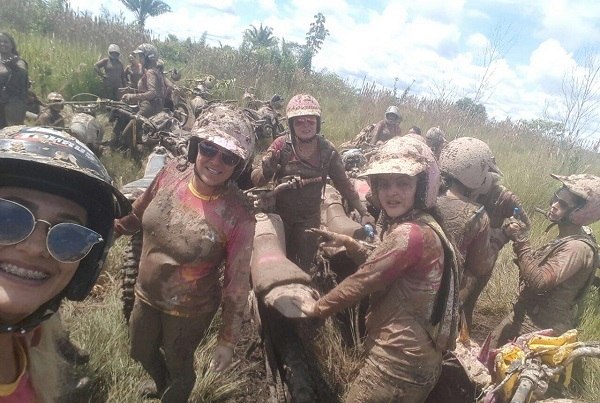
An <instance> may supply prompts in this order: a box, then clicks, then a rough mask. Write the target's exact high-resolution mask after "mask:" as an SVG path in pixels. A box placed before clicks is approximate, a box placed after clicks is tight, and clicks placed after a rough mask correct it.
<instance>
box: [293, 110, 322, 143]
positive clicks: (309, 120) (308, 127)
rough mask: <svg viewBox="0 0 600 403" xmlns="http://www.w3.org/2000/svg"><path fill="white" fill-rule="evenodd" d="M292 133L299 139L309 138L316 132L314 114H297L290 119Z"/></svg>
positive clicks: (306, 139)
mask: <svg viewBox="0 0 600 403" xmlns="http://www.w3.org/2000/svg"><path fill="white" fill-rule="evenodd" d="M292 125H293V126H294V133H295V135H296V137H298V138H299V139H300V140H304V141H308V140H311V139H312V138H313V137H315V135H316V134H317V117H316V116H310V115H308V116H297V117H295V118H293V119H292Z"/></svg>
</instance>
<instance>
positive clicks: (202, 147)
mask: <svg viewBox="0 0 600 403" xmlns="http://www.w3.org/2000/svg"><path fill="white" fill-rule="evenodd" d="M198 152H199V153H200V154H201V155H202V156H204V157H207V158H213V157H214V156H215V155H217V154H221V161H223V164H225V165H228V166H230V167H235V166H237V165H238V164H239V163H240V161H241V160H242V159H241V158H240V157H239V156H238V155H235V154H233V153H231V152H228V151H222V150H220V149H219V147H217V146H216V145H215V144H212V143H209V142H208V141H201V142H199V143H198Z"/></svg>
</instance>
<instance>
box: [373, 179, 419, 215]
mask: <svg viewBox="0 0 600 403" xmlns="http://www.w3.org/2000/svg"><path fill="white" fill-rule="evenodd" d="M416 192H417V177H416V176H407V175H400V174H386V175H378V176H377V197H378V198H379V202H380V203H381V208H383V209H384V210H385V212H386V214H387V215H388V216H389V217H390V218H396V217H400V216H402V215H404V214H406V213H408V212H409V211H410V210H411V209H412V208H413V206H414V204H415V194H416Z"/></svg>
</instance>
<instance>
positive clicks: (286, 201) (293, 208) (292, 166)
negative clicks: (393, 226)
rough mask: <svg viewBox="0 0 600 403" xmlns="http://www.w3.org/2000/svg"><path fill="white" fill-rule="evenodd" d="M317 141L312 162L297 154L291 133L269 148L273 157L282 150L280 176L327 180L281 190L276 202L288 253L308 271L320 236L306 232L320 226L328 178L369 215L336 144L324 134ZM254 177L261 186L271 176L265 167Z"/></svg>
mask: <svg viewBox="0 0 600 403" xmlns="http://www.w3.org/2000/svg"><path fill="white" fill-rule="evenodd" d="M317 141H318V152H317V153H316V155H315V157H314V159H313V160H310V161H308V160H304V159H301V158H300V157H299V156H298V155H297V154H296V152H295V151H294V146H293V143H292V138H291V135H290V134H288V135H287V136H280V137H278V138H276V139H275V140H273V142H272V143H271V145H270V146H269V149H268V151H267V156H271V158H275V157H274V155H275V154H276V153H279V161H277V162H275V163H273V165H277V164H279V165H280V166H281V167H280V168H279V171H278V172H276V173H275V178H276V179H279V178H282V177H285V176H289V175H296V176H300V177H301V178H302V179H308V178H322V179H323V182H322V183H314V184H310V185H306V186H304V187H302V188H301V189H289V190H286V191H284V192H281V193H279V194H278V195H277V198H276V202H275V212H276V213H277V214H279V215H280V216H281V219H282V220H283V223H284V226H285V237H286V251H287V256H288V258H289V259H291V260H292V261H294V262H295V263H296V264H298V265H299V266H300V267H301V268H303V269H305V270H307V269H308V268H309V267H310V265H311V264H312V261H313V259H314V257H315V254H316V251H317V248H318V237H317V236H315V235H314V234H311V233H306V232H305V229H308V228H313V227H316V228H318V227H319V225H320V220H321V218H320V217H321V197H322V194H323V188H324V186H325V181H326V179H327V177H329V178H331V180H332V182H333V185H334V187H335V188H336V189H337V190H338V191H339V192H340V194H341V195H342V197H343V198H344V199H346V200H347V201H348V203H349V204H350V206H351V207H352V208H354V209H356V210H357V211H358V212H359V213H360V214H361V215H364V214H366V209H365V207H364V206H363V205H362V204H361V202H360V198H359V196H358V193H357V192H356V190H355V189H354V186H353V185H352V182H350V180H349V179H348V176H346V172H345V170H344V164H343V163H342V159H341V158H340V155H339V154H338V152H337V151H336V149H335V146H334V145H333V144H332V143H331V142H330V141H328V140H326V139H325V138H323V136H320V135H317ZM252 177H253V181H254V183H255V185H257V186H260V185H263V184H265V183H267V182H268V180H269V179H270V178H265V177H264V175H263V173H262V168H261V167H259V168H256V169H255V170H254V171H253V172H252Z"/></svg>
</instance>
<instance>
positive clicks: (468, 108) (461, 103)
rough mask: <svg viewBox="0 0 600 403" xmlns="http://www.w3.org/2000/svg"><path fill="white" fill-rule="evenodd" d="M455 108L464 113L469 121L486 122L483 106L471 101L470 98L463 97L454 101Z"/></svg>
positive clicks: (485, 112)
mask: <svg viewBox="0 0 600 403" xmlns="http://www.w3.org/2000/svg"><path fill="white" fill-rule="evenodd" d="M455 105H456V108H457V109H458V110H460V111H462V112H464V113H465V115H466V116H468V117H469V118H471V119H475V120H476V121H477V122H481V123H483V122H485V121H486V120H487V111H486V110H485V106H483V105H482V104H480V103H477V102H475V101H473V100H472V99H471V98H468V97H464V98H461V99H459V100H458V101H456V104H455Z"/></svg>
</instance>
